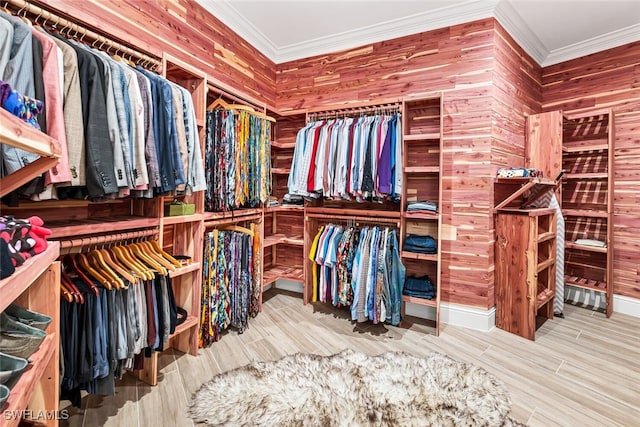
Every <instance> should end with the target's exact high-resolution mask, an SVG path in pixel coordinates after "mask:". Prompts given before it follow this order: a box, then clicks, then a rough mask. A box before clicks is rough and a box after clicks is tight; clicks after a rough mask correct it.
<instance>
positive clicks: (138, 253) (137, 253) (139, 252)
mask: <svg viewBox="0 0 640 427" xmlns="http://www.w3.org/2000/svg"><path fill="white" fill-rule="evenodd" d="M128 248H129V249H130V250H131V251H132V252H133V254H134V255H135V256H136V257H138V259H139V260H140V261H141V262H143V263H145V264H147V265H148V266H149V267H151V268H152V269H153V270H155V271H157V272H158V273H159V274H161V275H162V276H166V275H167V274H168V273H167V269H166V268H164V267H163V266H162V265H160V264H159V263H158V262H156V261H155V260H154V259H152V258H151V257H150V256H149V255H147V254H146V253H145V252H144V251H143V250H142V249H141V248H140V247H139V246H137V245H136V244H135V243H132V244H130V245H128Z"/></svg>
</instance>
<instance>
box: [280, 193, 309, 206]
mask: <svg viewBox="0 0 640 427" xmlns="http://www.w3.org/2000/svg"><path fill="white" fill-rule="evenodd" d="M282 206H304V199H303V198H302V196H297V195H294V194H289V193H287V194H285V195H284V197H283V198H282Z"/></svg>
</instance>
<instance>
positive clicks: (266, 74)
mask: <svg viewBox="0 0 640 427" xmlns="http://www.w3.org/2000/svg"><path fill="white" fill-rule="evenodd" d="M33 3H34V4H39V5H43V7H45V8H47V9H53V10H55V11H56V12H57V13H59V14H61V15H62V16H65V12H66V14H67V15H70V16H72V17H73V18H71V19H72V20H73V21H77V22H83V23H85V25H86V26H88V27H89V28H93V29H95V30H96V31H97V32H99V33H102V34H108V35H110V38H112V39H115V40H118V39H120V41H122V43H123V44H125V45H130V46H131V47H133V48H134V49H138V50H141V51H143V52H147V53H150V54H152V55H153V56H156V57H162V52H166V53H168V54H170V55H172V56H173V57H175V58H178V59H179V60H182V61H184V62H186V63H189V64H191V65H192V66H194V67H196V68H198V69H200V70H202V71H204V72H205V73H207V75H208V76H210V77H213V78H215V79H217V80H219V81H221V82H222V83H225V84H227V85H229V86H232V87H234V88H236V89H237V90H239V91H241V92H243V93H246V94H247V95H251V96H253V97H254V98H256V99H258V100H260V101H262V102H264V103H265V104H269V105H273V102H274V100H275V64H274V63H273V62H272V61H271V60H270V59H268V58H267V57H266V56H264V55H263V54H262V53H260V52H259V51H258V50H257V49H256V48H254V47H253V46H251V45H250V44H249V43H247V42H246V41H245V40H244V39H242V38H241V37H240V36H238V35H237V34H236V33H235V32H233V31H232V30H231V29H229V27H227V26H226V25H224V24H223V23H222V22H221V21H220V20H219V19H217V18H215V17H214V16H213V15H211V14H210V13H209V12H207V11H206V10H205V9H204V8H203V7H202V6H200V5H199V4H197V3H196V2H194V1H189V0H109V1H105V0H83V1H78V0H47V1H33Z"/></svg>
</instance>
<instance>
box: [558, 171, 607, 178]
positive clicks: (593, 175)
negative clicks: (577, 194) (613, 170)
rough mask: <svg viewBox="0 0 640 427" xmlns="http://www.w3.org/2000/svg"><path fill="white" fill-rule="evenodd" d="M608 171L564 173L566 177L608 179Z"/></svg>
mask: <svg viewBox="0 0 640 427" xmlns="http://www.w3.org/2000/svg"><path fill="white" fill-rule="evenodd" d="M608 177H609V174H608V173H607V172H590V173H568V174H565V175H564V179H607V178H608Z"/></svg>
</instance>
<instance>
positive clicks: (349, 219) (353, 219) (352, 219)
mask: <svg viewBox="0 0 640 427" xmlns="http://www.w3.org/2000/svg"><path fill="white" fill-rule="evenodd" d="M306 216H307V218H311V219H324V220H328V221H330V222H336V223H341V224H346V223H360V222H366V223H367V224H372V225H376V224H379V225H389V224H396V225H397V226H398V227H399V226H400V220H399V219H393V218H374V217H367V216H338V215H327V214H307V215H306Z"/></svg>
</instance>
